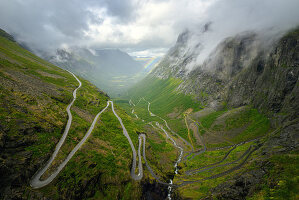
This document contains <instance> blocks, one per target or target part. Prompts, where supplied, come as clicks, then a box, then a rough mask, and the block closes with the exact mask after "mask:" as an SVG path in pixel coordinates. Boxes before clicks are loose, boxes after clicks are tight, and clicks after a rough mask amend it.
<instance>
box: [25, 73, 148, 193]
mask: <svg viewBox="0 0 299 200" xmlns="http://www.w3.org/2000/svg"><path fill="white" fill-rule="evenodd" d="M66 71H68V70H66ZM68 72H69V73H70V74H72V75H73V76H74V77H75V79H76V80H77V81H78V83H79V86H78V87H77V88H76V89H75V90H74V91H73V100H72V101H71V103H70V104H69V105H68V106H67V108H66V111H67V113H68V121H67V124H66V127H65V129H64V133H63V135H62V137H61V138H60V140H59V142H58V143H57V145H56V147H55V150H54V152H53V154H52V156H51V158H50V159H49V160H48V162H47V163H46V165H45V166H44V167H43V168H42V169H40V170H39V171H37V172H36V174H34V176H33V177H32V179H31V181H30V186H31V187H32V188H41V187H44V186H46V185H48V184H49V183H51V182H52V181H53V180H54V179H55V177H56V176H57V175H58V174H59V172H60V171H61V170H62V169H63V168H64V167H65V166H66V164H67V163H68V162H69V161H70V159H71V158H72V157H73V156H74V155H75V153H76V152H77V151H78V150H79V149H80V148H81V147H82V145H83V144H84V142H85V141H86V140H87V139H88V137H89V136H90V134H91V133H92V131H93V129H94V127H95V125H96V122H97V120H98V118H99V116H100V115H101V114H102V113H103V112H104V111H105V110H106V109H107V108H108V107H109V105H110V104H111V107H112V111H113V114H114V115H115V116H116V117H117V119H118V121H119V123H120V124H121V126H122V129H123V134H124V136H126V138H127V139H128V141H129V144H130V146H131V149H132V152H133V164H132V168H131V177H132V178H133V179H134V180H141V178H142V177H143V168H142V162H141V137H139V147H138V174H137V175H136V174H135V170H136V157H137V153H136V150H135V148H134V145H133V142H132V140H131V138H130V136H129V134H128V132H127V130H126V128H125V126H124V124H123V122H122V120H121V118H120V117H119V116H118V115H117V113H116V112H115V110H114V105H113V101H107V105H106V107H105V108H104V109H102V110H101V111H100V112H99V113H98V114H97V115H96V116H95V118H94V120H93V122H92V124H91V126H90V127H89V129H88V131H87V133H86V134H85V136H84V137H83V138H82V139H81V141H80V142H79V143H78V144H77V145H76V146H75V148H74V149H73V150H72V151H71V152H70V153H69V154H68V156H67V158H66V159H65V160H64V161H63V162H62V163H61V164H60V165H59V166H58V167H57V169H56V171H54V172H53V173H52V174H51V175H50V176H49V177H48V178H46V179H45V180H41V176H42V175H43V174H44V173H45V172H46V171H47V170H48V168H49V167H50V166H51V164H52V162H53V161H54V159H55V158H56V156H57V154H58V152H59V150H60V148H61V146H62V145H63V143H64V141H65V139H66V137H67V135H68V132H69V130H70V127H71V124H72V119H73V117H72V113H71V111H70V109H71V107H72V105H73V104H74V102H75V100H76V94H77V90H78V89H79V88H80V87H81V86H82V83H81V81H80V80H79V79H78V78H77V77H76V76H75V75H74V74H73V73H72V72H70V71H68ZM144 137H145V136H144ZM144 142H145V139H144ZM144 151H145V150H144ZM144 158H145V152H144Z"/></svg>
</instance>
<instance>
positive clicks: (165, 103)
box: [128, 76, 200, 117]
mask: <svg viewBox="0 0 299 200" xmlns="http://www.w3.org/2000/svg"><path fill="white" fill-rule="evenodd" d="M180 83H181V80H179V79H175V78H169V79H165V80H164V79H158V78H155V77H150V76H148V77H146V78H145V79H144V80H142V81H141V82H140V83H138V84H137V85H135V86H134V87H133V88H131V89H130V90H129V92H128V96H129V98H132V100H133V101H134V102H137V101H138V100H139V98H140V97H144V98H145V99H146V100H147V101H149V102H151V111H152V112H153V113H156V114H158V115H161V116H162V117H167V114H169V113H171V112H173V111H175V109H178V110H179V111H181V112H182V111H184V110H186V109H188V108H193V109H194V110H198V109H199V106H200V105H199V103H197V102H195V101H194V100H193V99H192V97H191V96H186V95H184V94H182V93H179V92H178V91H176V90H175V89H176V88H177V87H178V86H179V85H180Z"/></svg>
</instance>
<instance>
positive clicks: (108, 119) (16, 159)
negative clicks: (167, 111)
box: [0, 31, 143, 199]
mask: <svg viewBox="0 0 299 200" xmlns="http://www.w3.org/2000/svg"><path fill="white" fill-rule="evenodd" d="M4 33H5V32H4ZM4 33H3V32H2V31H1V32H0V108H1V110H0V111H1V112H0V119H1V130H0V139H2V137H5V138H6V140H8V141H10V145H12V146H15V147H16V148H18V151H17V152H13V154H9V152H8V153H7V152H6V151H1V152H0V157H1V159H0V164H4V165H5V163H8V162H11V163H15V164H13V165H12V166H11V167H12V168H13V169H12V172H13V173H14V174H13V175H12V174H9V173H11V172H8V173H7V177H8V178H9V177H18V176H21V175H20V174H22V176H23V174H24V171H26V174H28V175H27V176H28V179H29V178H31V177H29V176H30V174H31V173H32V172H33V171H35V170H36V168H37V167H36V166H38V167H41V166H42V164H43V161H45V160H47V159H48V158H49V156H50V155H51V153H52V152H53V149H54V148H55V146H56V144H57V142H58V140H59V139H60V137H61V135H62V133H63V131H64V127H65V124H66V121H67V113H66V107H67V105H68V104H69V103H70V101H71V100H72V98H73V96H72V93H73V90H74V89H75V88H76V87H78V82H77V81H76V79H75V78H74V77H73V76H72V75H71V74H70V73H68V72H67V71H65V70H62V69H60V68H58V67H56V66H54V65H53V64H51V63H48V62H46V61H44V60H42V59H41V58H39V57H37V56H35V55H34V54H32V53H30V52H28V51H27V50H25V49H23V48H21V47H20V46H19V45H18V44H17V43H15V42H14V41H13V40H11V39H10V38H9V37H8V36H9V35H5V34H4ZM3 36H4V37H3ZM7 38H8V39H7ZM79 79H80V80H81V82H82V87H81V88H80V89H79V90H78V91H77V99H76V101H75V103H74V105H73V106H72V108H71V112H72V115H73V121H72V125H71V129H70V131H69V135H68V137H67V139H66V141H65V143H64V145H63V146H62V148H61V150H60V152H59V154H58V156H57V159H55V161H54V163H53V165H52V166H51V167H50V169H49V170H48V171H47V174H45V177H46V176H47V175H48V174H49V173H50V172H51V171H53V170H55V167H56V166H57V165H58V164H59V163H60V162H61V161H62V160H64V159H65V158H66V156H67V155H68V153H69V152H70V151H71V150H72V149H73V148H74V146H75V145H77V144H78V142H79V141H80V140H81V139H82V138H83V136H84V135H85V133H86V131H87V130H88V128H89V126H90V125H91V122H92V120H93V119H94V117H95V115H96V114H97V113H98V112H99V111H100V110H102V109H103V108H104V107H105V106H106V103H107V100H108V99H109V97H108V96H106V94H105V93H103V92H102V91H100V90H99V89H97V88H96V87H95V86H93V85H92V84H90V83H89V82H88V81H85V80H83V79H81V78H79ZM115 109H116V112H117V113H118V115H119V116H120V117H121V118H122V120H123V123H124V125H125V126H126V128H127V130H128V132H129V134H130V136H131V138H132V141H133V143H134V145H135V147H136V148H137V144H138V141H137V140H138V134H137V132H143V126H140V125H138V124H137V125H136V124H134V121H132V119H131V117H130V116H129V115H127V114H126V113H125V111H124V110H122V109H120V108H119V107H118V106H117V105H115ZM3 134H4V135H3ZM18 145H19V146H18ZM2 154H3V155H2ZM24 155H27V156H25V158H24ZM28 155H29V156H28ZM131 155H132V152H131V148H130V146H129V143H128V141H127V139H126V137H125V136H124V135H123V131H122V129H121V126H120V124H119V122H118V120H117V118H116V117H115V116H114V115H113V113H112V111H111V110H110V108H109V109H108V110H107V111H106V112H104V113H103V114H102V115H101V117H100V119H99V121H98V123H97V125H96V127H95V129H94V131H93V133H92V135H91V136H90V138H89V139H88V141H87V142H86V144H85V145H83V147H82V148H81V149H80V150H79V151H78V152H77V153H76V154H75V156H74V157H73V158H72V159H71V160H70V162H69V163H68V164H67V166H66V167H65V169H64V170H63V171H62V172H61V173H60V174H59V175H58V177H57V178H56V179H55V180H54V181H53V182H52V183H51V184H49V185H48V186H46V187H44V188H42V189H40V190H38V192H41V193H43V195H45V196H46V197H51V198H53V199H61V198H62V197H63V196H65V195H66V194H67V196H68V197H67V198H74V199H75V198H83V197H84V198H85V197H87V196H80V195H82V194H80V192H81V193H82V189H84V191H85V192H84V195H85V194H89V195H90V196H92V195H93V194H95V193H96V192H95V191H96V190H98V189H99V187H100V184H104V185H106V187H103V188H101V189H100V191H98V192H97V194H99V195H100V196H102V197H105V198H108V199H109V197H113V196H118V197H119V196H120V197H121V196H122V194H123V193H124V190H125V191H126V192H125V193H126V195H125V196H124V199H129V197H128V194H132V195H131V196H130V197H132V198H138V197H139V195H140V188H138V187H137V186H136V184H133V185H132V186H130V187H129V186H127V185H128V182H130V167H131V166H130V164H131V158H132V156H131ZM6 160H7V161H6ZM24 160H25V161H26V163H29V164H28V165H27V164H25V165H24V163H25V161H24ZM27 170H30V173H29V172H28V171H27ZM27 172H28V173H27ZM7 177H4V178H7ZM89 182H90V183H92V184H86V183H89ZM26 183H27V182H26ZM19 190H21V194H22V193H24V195H25V196H26V197H30V196H34V194H35V192H36V191H35V190H33V189H32V188H30V186H29V185H27V184H24V185H22V188H19ZM58 194H59V195H58ZM25 196H24V197H25Z"/></svg>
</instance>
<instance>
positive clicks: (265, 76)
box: [148, 28, 299, 199]
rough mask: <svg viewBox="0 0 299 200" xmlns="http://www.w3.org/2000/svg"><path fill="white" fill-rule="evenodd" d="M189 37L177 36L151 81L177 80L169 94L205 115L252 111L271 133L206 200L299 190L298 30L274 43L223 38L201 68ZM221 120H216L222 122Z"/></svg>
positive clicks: (250, 36)
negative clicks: (296, 172) (190, 102)
mask: <svg viewBox="0 0 299 200" xmlns="http://www.w3.org/2000/svg"><path fill="white" fill-rule="evenodd" d="M191 38H192V33H190V32H184V33H183V34H181V35H180V36H179V38H178V41H177V44H176V45H175V46H174V47H173V48H172V49H171V50H170V51H169V53H168V54H167V55H166V56H165V57H164V59H163V60H162V61H161V63H160V65H158V66H157V68H156V69H155V70H154V71H153V72H152V73H151V74H150V75H149V77H150V78H152V79H160V80H161V79H167V80H169V79H171V78H176V79H178V80H180V81H181V82H180V84H179V85H177V86H176V87H175V88H174V89H173V90H172V93H174V92H176V93H182V94H185V95H186V96H191V97H192V98H193V100H194V102H200V105H201V108H202V107H206V108H207V109H205V110H208V109H211V108H212V109H214V110H218V111H219V112H226V111H224V110H229V112H228V113H227V114H229V113H231V112H233V111H232V110H234V109H240V108H243V107H244V106H250V107H253V108H256V109H257V110H258V111H259V112H260V113H262V114H263V115H265V116H266V118H267V119H269V121H270V124H271V128H270V129H271V130H272V131H269V132H268V133H267V134H265V135H266V136H265V135H264V136H263V139H261V140H260V143H259V144H258V145H259V146H260V148H259V149H258V150H257V151H256V155H255V156H253V158H251V159H250V160H249V161H248V162H249V164H248V165H247V167H244V168H245V169H244V171H242V172H241V173H239V174H238V175H236V176H232V178H230V180H229V181H226V182H223V183H221V184H219V185H218V186H217V187H215V188H214V189H211V190H210V192H211V193H210V196H209V198H217V199H246V198H247V197H248V196H253V195H254V193H256V192H257V191H261V192H260V193H259V194H258V195H260V196H261V197H269V198H270V197H273V198H274V197H275V198H276V197H277V198H278V197H280V198H282V199H284V198H291V196H294V191H296V189H295V187H296V186H298V180H297V179H296V178H294V169H296V168H298V154H297V153H296V152H298V148H299V143H298V140H299V135H298V130H299V121H298V116H299V88H298V77H299V29H298V28H296V29H293V30H291V31H289V32H288V33H287V34H285V35H284V36H282V37H280V38H276V39H272V38H267V37H265V35H263V36H261V35H260V34H257V33H254V32H245V33H242V34H239V35H237V36H234V37H230V38H226V39H225V40H224V41H222V42H221V43H220V44H219V45H217V46H216V48H215V49H214V50H213V51H212V53H210V55H209V56H208V57H207V58H206V59H205V60H204V62H202V63H200V62H196V61H198V59H197V58H198V54H200V53H201V48H204V46H202V45H201V43H197V44H198V45H197V47H198V48H197V49H196V48H194V47H195V46H196V45H195V46H192V47H190V45H188V44H189V43H190V41H189V40H190V39H191ZM192 43H193V44H196V41H192ZM192 50H195V51H192ZM197 50H198V51H197ZM190 66H191V67H193V68H192V69H191V70H190ZM148 87H149V86H148ZM172 103H173V102H172ZM224 108H225V109H224ZM203 112H204V111H203ZM225 115H226V114H225ZM225 115H223V117H218V118H217V117H216V118H217V120H218V121H219V122H220V121H223V119H222V118H225ZM194 116H196V115H194ZM198 116H200V114H198ZM216 118H215V119H216ZM199 119H200V117H199ZM217 120H216V122H217ZM236 121H238V119H236ZM212 123H214V122H213V121H212ZM216 124H217V123H216ZM213 126H214V125H212V128H211V129H210V130H211V132H212V133H213V134H214V135H215V134H216V132H217V131H220V132H221V134H222V135H223V134H224V133H225V126H224V127H223V126H222V125H219V127H216V126H214V128H213ZM258 126H261V124H256V127H258ZM208 128H209V127H208ZM273 130H274V131H273ZM205 134H207V133H205ZM250 134H252V132H251V131H248V132H247V135H250ZM204 137H205V135H204ZM290 163H292V164H290ZM261 185H263V188H262V186H261ZM286 185H294V187H293V186H292V187H291V186H290V187H288V188H287V186H286ZM185 189H186V188H185ZM270 190H271V191H275V192H269V191H270ZM284 191H287V192H284ZM181 192H182V191H181ZM284 193H288V194H284Z"/></svg>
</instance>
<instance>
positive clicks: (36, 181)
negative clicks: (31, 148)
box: [30, 70, 82, 188]
mask: <svg viewBox="0 0 299 200" xmlns="http://www.w3.org/2000/svg"><path fill="white" fill-rule="evenodd" d="M66 71H68V70H66ZM68 72H69V73H70V74H72V75H73V76H74V77H75V79H76V80H77V81H78V83H79V86H78V87H77V88H76V89H75V90H74V91H73V100H72V102H71V103H70V104H69V105H68V106H67V108H66V112H67V114H68V120H67V124H66V127H65V129H64V132H63V135H62V137H61V138H60V140H59V142H58V143H57V145H56V147H55V151H54V152H53V154H52V156H51V158H50V159H49V160H48V162H47V163H46V165H45V167H44V168H42V169H41V170H39V171H38V172H37V173H36V174H35V175H34V176H33V178H32V180H31V182H30V185H31V187H33V188H41V187H43V186H45V185H47V184H49V183H50V182H51V181H52V180H53V179H54V178H55V177H56V176H57V174H58V173H59V172H60V171H61V169H60V166H62V165H63V164H64V162H63V163H62V164H61V165H60V166H59V167H58V169H57V171H55V172H54V173H53V174H52V175H51V176H50V177H48V178H47V179H46V180H43V181H41V180H40V177H41V176H42V175H43V174H44V173H45V172H46V171H47V169H48V168H49V167H50V165H51V163H52V162H53V161H54V159H55V157H56V156H57V154H58V151H59V149H60V148H61V146H62V144H63V143H64V141H65V138H66V137H67V135H68V132H69V130H70V127H71V124H72V120H73V116H72V113H71V110H70V109H71V107H72V105H73V104H74V102H75V100H76V94H77V90H78V89H79V88H80V87H81V86H82V83H81V81H80V80H79V79H78V78H77V77H76V76H75V74H73V73H72V72H70V71H68ZM65 164H66V163H65ZM65 164H64V165H65ZM64 165H63V167H64ZM63 167H62V168H63Z"/></svg>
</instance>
